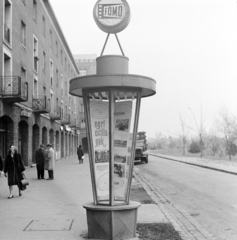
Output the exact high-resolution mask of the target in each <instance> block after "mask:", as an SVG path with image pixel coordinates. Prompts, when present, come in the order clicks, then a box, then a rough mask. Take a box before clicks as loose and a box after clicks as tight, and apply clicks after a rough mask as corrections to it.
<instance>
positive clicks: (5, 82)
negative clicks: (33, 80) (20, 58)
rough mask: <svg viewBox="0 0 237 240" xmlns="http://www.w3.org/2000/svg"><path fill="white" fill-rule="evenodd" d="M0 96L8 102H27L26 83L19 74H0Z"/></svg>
mask: <svg viewBox="0 0 237 240" xmlns="http://www.w3.org/2000/svg"><path fill="white" fill-rule="evenodd" d="M0 98H1V99H2V100H3V101H6V102H10V103H15V102H27V101H28V83H27V82H26V81H24V80H22V79H21V78H20V77H19V76H2V77H1V83H0Z"/></svg>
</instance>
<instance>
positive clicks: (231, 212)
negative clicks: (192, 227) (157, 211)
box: [135, 156, 237, 240]
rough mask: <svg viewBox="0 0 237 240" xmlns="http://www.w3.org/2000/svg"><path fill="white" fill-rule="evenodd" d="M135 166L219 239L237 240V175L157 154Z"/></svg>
mask: <svg viewBox="0 0 237 240" xmlns="http://www.w3.org/2000/svg"><path fill="white" fill-rule="evenodd" d="M135 166H136V167H137V168H138V170H139V171H140V172H141V171H142V174H143V176H144V177H145V178H146V179H147V180H148V181H149V182H150V183H152V184H153V185H155V187H156V188H157V189H158V190H159V191H160V192H162V194H164V196H165V197H166V198H167V199H168V200H169V201H170V202H171V203H173V204H178V205H179V206H180V207H181V208H183V209H184V210H185V211H187V212H188V213H189V214H190V215H191V216H192V217H193V218H195V219H196V220H197V221H198V222H199V223H200V224H201V225H202V226H203V227H204V228H205V229H207V230H208V231H209V232H210V233H212V234H213V235H214V236H215V237H216V239H218V240H219V239H220V240H224V239H225V240H236V239H237V176H235V175H231V174H227V173H222V172H217V171H214V170H209V169H204V168H200V167H196V166H191V165H187V164H183V163H178V162H174V161H169V160H166V159H162V158H159V157H154V156H149V163H148V164H139V163H137V164H135Z"/></svg>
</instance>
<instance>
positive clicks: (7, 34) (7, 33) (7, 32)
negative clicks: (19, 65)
mask: <svg viewBox="0 0 237 240" xmlns="http://www.w3.org/2000/svg"><path fill="white" fill-rule="evenodd" d="M4 39H5V41H6V42H8V43H9V44H10V43H11V35H10V28H9V27H8V26H7V25H6V24H4Z"/></svg>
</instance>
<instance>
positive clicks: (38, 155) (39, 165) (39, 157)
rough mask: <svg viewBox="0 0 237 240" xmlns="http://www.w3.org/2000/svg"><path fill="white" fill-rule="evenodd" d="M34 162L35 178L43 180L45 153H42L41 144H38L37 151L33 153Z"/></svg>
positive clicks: (42, 146)
mask: <svg viewBox="0 0 237 240" xmlns="http://www.w3.org/2000/svg"><path fill="white" fill-rule="evenodd" d="M35 161H36V169H37V177H38V179H44V164H45V152H44V145H43V144H40V147H39V149H37V150H36V152H35Z"/></svg>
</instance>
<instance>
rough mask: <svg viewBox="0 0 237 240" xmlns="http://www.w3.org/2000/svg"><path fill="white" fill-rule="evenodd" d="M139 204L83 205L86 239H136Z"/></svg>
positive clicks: (132, 202) (131, 202)
mask: <svg viewBox="0 0 237 240" xmlns="http://www.w3.org/2000/svg"><path fill="white" fill-rule="evenodd" d="M140 206H141V203H139V202H134V201H130V203H129V205H117V206H103V205H94V203H85V204H84V205H83V207H84V208H85V209H86V214H87V225H88V238H89V239H91V238H95V239H110V240H121V239H131V238H135V237H136V226H137V209H138V207H140Z"/></svg>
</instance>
